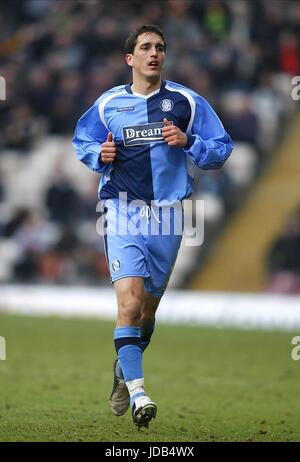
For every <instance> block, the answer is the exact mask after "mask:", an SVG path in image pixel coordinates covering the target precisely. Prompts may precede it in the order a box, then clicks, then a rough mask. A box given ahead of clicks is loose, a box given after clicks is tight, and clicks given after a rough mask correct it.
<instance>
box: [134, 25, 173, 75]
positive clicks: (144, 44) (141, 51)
mask: <svg viewBox="0 0 300 462" xmlns="http://www.w3.org/2000/svg"><path fill="white" fill-rule="evenodd" d="M164 59H165V52H164V41H163V39H162V38H161V37H160V35H157V34H155V33H154V32H146V33H144V34H141V35H139V36H138V38H137V43H136V46H135V48H134V51H133V54H129V53H128V54H127V55H126V61H127V64H128V65H129V66H131V67H132V70H133V71H134V72H135V74H136V75H137V74H138V75H139V76H141V77H143V78H146V80H148V81H150V82H151V81H156V80H158V79H159V78H160V75H161V72H162V68H163V63H164Z"/></svg>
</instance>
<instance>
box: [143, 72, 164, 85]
mask: <svg viewBox="0 0 300 462" xmlns="http://www.w3.org/2000/svg"><path fill="white" fill-rule="evenodd" d="M146 78H147V80H148V82H150V83H152V84H153V83H158V82H159V81H160V79H161V74H160V73H156V74H152V75H149V74H148V75H147V77H146Z"/></svg>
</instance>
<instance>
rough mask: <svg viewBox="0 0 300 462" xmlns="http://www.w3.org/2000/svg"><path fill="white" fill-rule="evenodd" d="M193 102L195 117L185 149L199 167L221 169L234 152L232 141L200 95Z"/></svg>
mask: <svg viewBox="0 0 300 462" xmlns="http://www.w3.org/2000/svg"><path fill="white" fill-rule="evenodd" d="M193 100H194V102H195V115H194V119H193V123H192V126H191V130H190V133H187V134H186V135H187V144H186V146H184V148H183V149H184V151H185V152H186V153H187V154H188V155H190V156H191V158H192V161H193V162H194V164H196V165H197V166H198V167H200V168H202V169H216V168H220V167H222V165H223V164H224V162H225V161H226V159H227V158H228V157H229V156H230V154H231V152H232V149H233V142H232V139H231V138H230V136H229V134H228V133H227V132H226V131H225V129H224V127H223V124H222V122H221V121H220V119H219V117H218V116H217V114H216V113H215V111H214V110H213V109H212V107H211V106H210V105H209V103H208V102H207V101H206V100H205V99H204V98H201V97H200V96H198V95H196V96H194V98H193Z"/></svg>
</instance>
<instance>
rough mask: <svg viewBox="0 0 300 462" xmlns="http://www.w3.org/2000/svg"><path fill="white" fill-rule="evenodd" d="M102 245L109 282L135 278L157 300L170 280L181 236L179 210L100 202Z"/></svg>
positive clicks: (108, 201)
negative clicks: (138, 279) (102, 231)
mask: <svg viewBox="0 0 300 462" xmlns="http://www.w3.org/2000/svg"><path fill="white" fill-rule="evenodd" d="M102 210H103V218H104V220H103V225H104V244H105V250H106V257H107V264H108V267H109V271H110V275H111V282H115V281H117V280H118V279H121V278H125V277H130V276H139V277H143V278H144V288H145V290H146V291H147V292H149V293H150V294H152V295H153V296H154V297H161V296H162V295H163V293H164V291H165V289H166V287H167V284H168V281H169V279H170V276H171V273H172V270H173V267H174V264H175V261H176V257H177V254H178V250H179V247H180V243H181V239H182V232H183V224H182V222H183V208H182V204H181V203H180V202H179V203H177V204H176V205H173V206H166V207H165V206H164V207H157V206H155V205H152V206H148V205H146V204H145V203H143V202H141V201H134V203H133V202H131V203H129V204H128V203H127V202H123V201H121V200H119V199H117V198H116V199H108V200H106V201H102Z"/></svg>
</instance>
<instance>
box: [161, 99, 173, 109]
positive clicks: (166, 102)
mask: <svg viewBox="0 0 300 462" xmlns="http://www.w3.org/2000/svg"><path fill="white" fill-rule="evenodd" d="M159 107H160V109H161V110H162V111H164V112H169V111H172V109H173V107H174V103H173V101H171V100H170V99H163V100H162V101H161V102H160V104H159Z"/></svg>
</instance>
